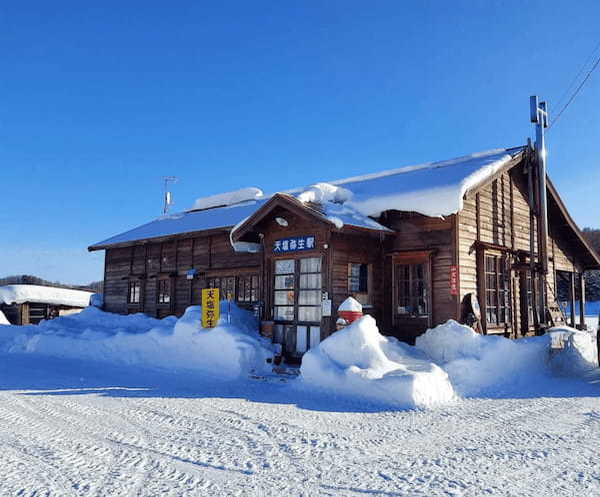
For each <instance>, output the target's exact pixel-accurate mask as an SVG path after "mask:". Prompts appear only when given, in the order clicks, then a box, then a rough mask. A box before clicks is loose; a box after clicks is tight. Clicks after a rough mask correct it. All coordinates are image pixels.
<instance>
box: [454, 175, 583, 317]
mask: <svg viewBox="0 0 600 497" xmlns="http://www.w3.org/2000/svg"><path fill="white" fill-rule="evenodd" d="M557 223H558V219H557V217H556V216H553V215H552V214H551V213H550V214H549V228H550V229H549V237H548V252H549V254H548V255H549V269H550V273H549V275H548V281H549V282H550V285H551V287H552V288H553V290H554V291H555V285H556V280H555V272H554V271H555V270H564V271H575V270H576V263H575V260H574V256H573V250H572V249H571V248H570V247H569V244H568V242H567V240H566V237H565V234H564V231H561V230H560V229H559V228H558V227H557ZM530 230H533V231H534V250H535V245H536V244H537V236H536V223H535V220H534V222H533V224H531V219H530V211H529V203H528V186H527V175H526V174H525V171H524V167H523V164H519V165H517V166H515V167H513V168H512V169H511V170H509V171H506V172H504V173H503V174H501V175H500V176H499V177H498V178H497V179H496V180H494V181H493V182H492V183H490V184H489V185H487V186H485V187H484V188H482V189H481V190H480V191H479V192H478V193H477V194H470V195H469V196H468V197H467V198H466V199H465V201H464V209H463V210H462V211H461V212H460V213H459V215H458V247H459V250H458V264H459V288H460V291H459V294H460V298H461V300H462V298H463V297H464V296H465V295H466V294H467V293H471V292H474V293H476V294H478V270H479V269H481V268H478V261H477V250H476V242H477V241H480V242H485V243H488V244H494V245H498V246H502V247H505V248H508V249H511V250H513V251H518V250H523V251H527V252H529V251H530V239H529V233H530ZM481 270H482V269H481ZM518 278H519V275H518V273H516V272H514V273H513V275H512V279H511V291H512V300H511V303H512V309H513V316H512V323H511V324H512V327H511V328H513V329H514V328H516V329H518V328H519V327H520V323H521V298H522V299H523V300H525V299H526V296H525V295H523V296H521V295H520V285H519V280H518ZM478 297H479V301H480V303H481V302H482V300H483V296H480V295H478Z"/></svg>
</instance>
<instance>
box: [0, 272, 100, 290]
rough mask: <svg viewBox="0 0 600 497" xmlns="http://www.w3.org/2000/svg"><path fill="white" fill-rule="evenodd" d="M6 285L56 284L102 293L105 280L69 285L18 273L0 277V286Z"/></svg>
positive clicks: (62, 286)
mask: <svg viewBox="0 0 600 497" xmlns="http://www.w3.org/2000/svg"><path fill="white" fill-rule="evenodd" d="M5 285H41V286H54V287H58V288H70V289H72V290H87V291H92V292H95V293H102V289H103V286H104V282H103V281H92V282H91V283H89V284H87V285H68V284H66V283H61V282H60V281H48V280H45V279H43V278H38V277H37V276H33V275H30V274H18V275H13V276H5V277H4V278H0V286H5Z"/></svg>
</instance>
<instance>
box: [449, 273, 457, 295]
mask: <svg viewBox="0 0 600 497" xmlns="http://www.w3.org/2000/svg"><path fill="white" fill-rule="evenodd" d="M450 295H458V266H450Z"/></svg>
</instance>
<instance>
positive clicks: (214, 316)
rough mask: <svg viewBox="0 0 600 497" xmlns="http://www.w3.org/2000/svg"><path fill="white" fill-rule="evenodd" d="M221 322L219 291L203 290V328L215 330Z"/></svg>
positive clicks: (213, 289)
mask: <svg viewBox="0 0 600 497" xmlns="http://www.w3.org/2000/svg"><path fill="white" fill-rule="evenodd" d="M218 322H219V289H218V288H203V289H202V327H203V328H214V327H215V326H217V323H218Z"/></svg>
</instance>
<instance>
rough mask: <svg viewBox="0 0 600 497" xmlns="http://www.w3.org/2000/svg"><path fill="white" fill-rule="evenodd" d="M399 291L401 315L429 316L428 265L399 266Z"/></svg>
mask: <svg viewBox="0 0 600 497" xmlns="http://www.w3.org/2000/svg"><path fill="white" fill-rule="evenodd" d="M396 275H397V291H398V307H397V309H396V313H397V314H399V315H410V316H412V317H425V316H427V315H428V314H429V302H428V281H427V270H426V265H425V264H424V263H422V264H397V265H396Z"/></svg>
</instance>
